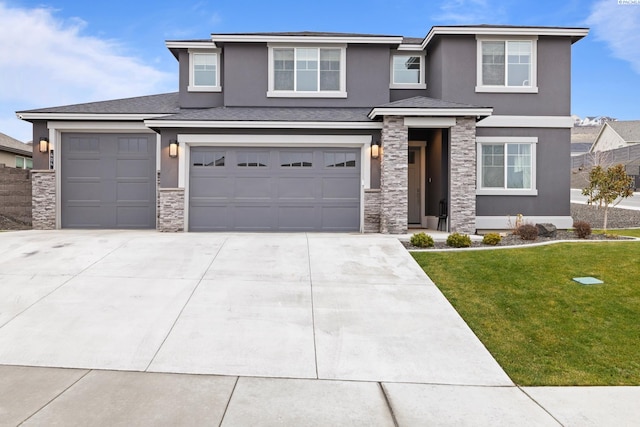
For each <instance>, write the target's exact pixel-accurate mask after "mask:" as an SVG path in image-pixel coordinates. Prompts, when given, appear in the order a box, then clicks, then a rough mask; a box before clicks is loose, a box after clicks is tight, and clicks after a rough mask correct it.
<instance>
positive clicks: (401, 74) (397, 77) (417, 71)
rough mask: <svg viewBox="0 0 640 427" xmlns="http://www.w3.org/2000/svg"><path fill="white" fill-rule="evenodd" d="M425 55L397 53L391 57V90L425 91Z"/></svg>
mask: <svg viewBox="0 0 640 427" xmlns="http://www.w3.org/2000/svg"><path fill="white" fill-rule="evenodd" d="M424 58H425V57H424V55H420V54H409V53H404V52H396V53H394V54H392V55H391V85H390V86H389V87H390V88H391V89H425V88H426V87H427V85H426V84H425V78H424Z"/></svg>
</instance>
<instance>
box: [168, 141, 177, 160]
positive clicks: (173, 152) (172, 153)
mask: <svg viewBox="0 0 640 427" xmlns="http://www.w3.org/2000/svg"><path fill="white" fill-rule="evenodd" d="M169 157H178V141H176V140H175V139H172V140H170V141H169Z"/></svg>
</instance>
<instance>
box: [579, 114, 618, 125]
mask: <svg viewBox="0 0 640 427" xmlns="http://www.w3.org/2000/svg"><path fill="white" fill-rule="evenodd" d="M615 120H616V119H614V118H613V117H607V116H597V117H586V118H585V119H584V120H581V121H580V124H579V125H578V126H602V125H603V124H605V123H607V122H613V121H615Z"/></svg>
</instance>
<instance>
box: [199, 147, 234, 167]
mask: <svg viewBox="0 0 640 427" xmlns="http://www.w3.org/2000/svg"><path fill="white" fill-rule="evenodd" d="M225 158H226V153H225V152H224V151H213V152H204V153H203V152H194V153H192V154H191V163H192V165H193V166H196V167H224V165H225Z"/></svg>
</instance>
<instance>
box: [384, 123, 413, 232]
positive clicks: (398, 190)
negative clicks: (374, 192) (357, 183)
mask: <svg viewBox="0 0 640 427" xmlns="http://www.w3.org/2000/svg"><path fill="white" fill-rule="evenodd" d="M408 156H409V129H408V128H407V127H406V126H405V125H404V118H403V117H401V116H384V119H383V127H382V161H381V162H380V173H381V176H380V195H381V198H380V201H381V205H380V232H382V233H385V234H404V233H406V232H407V223H408V218H407V211H408V208H409V202H408V194H407V193H408V191H409V178H408V176H407V173H408V164H407V162H408Z"/></svg>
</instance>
